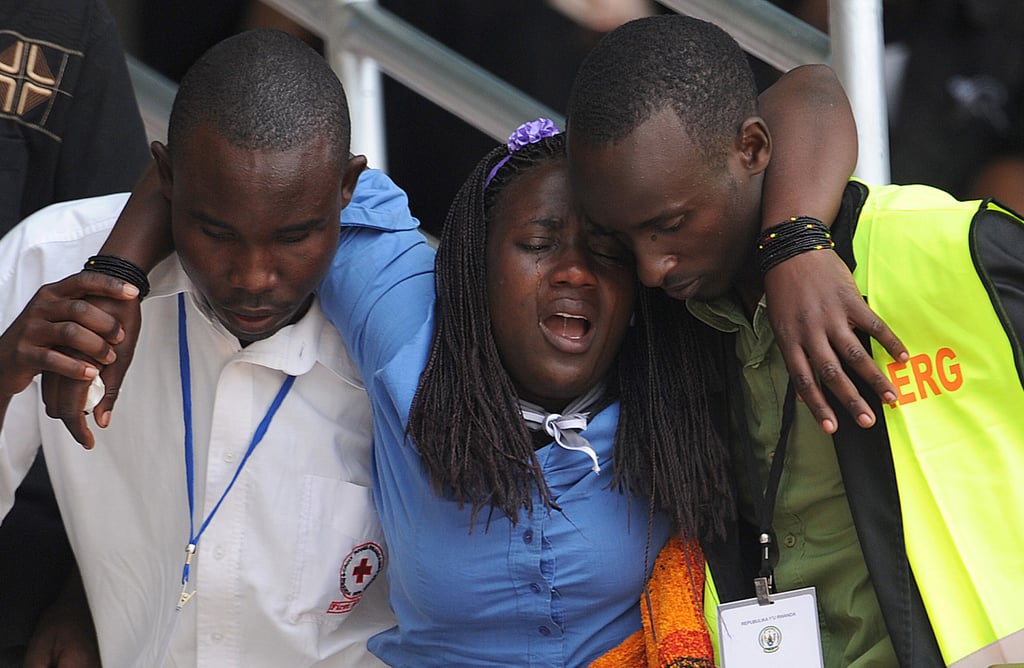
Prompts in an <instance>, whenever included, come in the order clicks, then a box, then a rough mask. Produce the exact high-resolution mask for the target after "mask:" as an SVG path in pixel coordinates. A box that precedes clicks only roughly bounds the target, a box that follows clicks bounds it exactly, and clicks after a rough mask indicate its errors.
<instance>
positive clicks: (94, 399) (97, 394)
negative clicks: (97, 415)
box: [85, 376, 107, 413]
mask: <svg viewBox="0 0 1024 668" xmlns="http://www.w3.org/2000/svg"><path fill="white" fill-rule="evenodd" d="M106 391H107V386H106V385H104V384H103V379H102V378H100V377H99V376H96V377H95V378H93V379H92V383H91V384H90V385H89V393H88V394H87V395H86V396H85V412H86V413H92V409H94V408H96V404H98V403H99V402H100V399H102V398H103V394H104V393H105V392H106Z"/></svg>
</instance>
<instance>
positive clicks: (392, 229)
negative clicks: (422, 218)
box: [319, 170, 434, 382]
mask: <svg viewBox="0 0 1024 668" xmlns="http://www.w3.org/2000/svg"><path fill="white" fill-rule="evenodd" d="M341 228H342V229H341V239H340V241H339V243H338V252H337V253H336V254H335V256H334V261H333V263H332V264H331V269H330V271H329V272H328V274H327V276H326V277H325V278H324V280H323V282H322V283H321V285H320V290H319V295H320V302H321V306H322V308H323V310H324V313H325V314H326V315H327V317H328V319H329V320H330V321H331V322H332V323H333V324H334V326H335V327H337V328H338V331H340V332H341V335H342V337H343V338H344V339H345V343H346V344H347V345H348V349H349V354H350V355H352V358H353V359H354V360H355V361H356V363H357V364H358V365H359V368H360V370H361V372H362V374H363V378H365V379H367V382H368V381H369V379H370V378H372V377H373V375H374V374H375V373H376V372H377V371H378V370H379V369H381V368H382V367H383V366H385V365H386V364H387V363H388V362H389V361H390V360H391V359H392V358H393V357H394V355H395V353H396V352H398V350H399V349H401V348H402V346H403V345H404V344H405V343H406V342H408V341H409V340H410V339H411V338H412V336H413V334H415V333H416V332H417V331H418V330H419V329H421V328H422V327H423V326H424V324H425V323H426V322H428V321H429V319H430V315H431V312H432V310H433V308H434V249H433V248H431V247H430V246H429V245H428V244H427V241H426V238H425V237H424V236H423V234H422V233H421V232H420V231H419V229H418V228H419V221H417V220H416V219H415V218H414V217H413V216H412V214H411V213H410V211H409V204H408V199H407V198H406V195H405V193H404V192H403V191H402V190H401V189H400V188H398V186H396V185H395V184H394V183H393V182H392V181H391V179H390V178H388V177H387V176H386V175H384V174H383V173H382V172H380V171H377V170H367V171H365V172H364V173H363V174H362V175H361V176H360V177H359V182H358V183H357V184H356V189H355V193H354V194H353V198H352V202H351V203H349V205H348V206H347V207H345V209H344V210H343V211H342V214H341Z"/></svg>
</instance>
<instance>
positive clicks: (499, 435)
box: [408, 135, 731, 536]
mask: <svg viewBox="0 0 1024 668" xmlns="http://www.w3.org/2000/svg"><path fill="white" fill-rule="evenodd" d="M508 155H509V154H508V152H507V150H506V149H505V147H503V146H502V147H497V148H495V149H494V150H492V151H491V152H490V153H488V154H487V155H486V156H485V157H484V158H483V159H482V160H481V161H480V162H479V163H478V164H477V165H476V167H475V169H474V170H473V172H472V173H471V174H470V176H469V178H468V179H467V180H466V182H465V183H464V184H463V186H462V188H461V189H460V190H459V192H458V194H457V195H456V197H455V200H454V201H453V203H452V206H451V208H450V210H449V212H448V217H447V220H446V222H445V226H444V229H443V231H442V236H441V243H440V246H439V247H438V254H437V260H436V264H435V281H436V291H437V302H436V306H435V309H436V313H435V314H436V318H435V322H436V325H435V331H434V337H433V340H432V342H431V349H430V354H429V357H428V360H427V364H426V367H425V368H424V371H423V374H422V375H421V376H420V383H419V386H418V388H417V391H416V395H415V397H414V399H413V403H412V408H411V410H410V414H409V427H408V431H409V435H410V437H411V438H412V440H413V442H414V443H415V444H416V446H417V449H418V450H419V452H420V454H421V457H422V459H423V463H424V465H425V466H426V468H427V471H428V473H429V475H430V478H431V480H432V482H433V484H434V487H435V490H436V491H437V492H438V493H440V494H445V495H449V496H450V497H451V498H453V499H454V500H455V501H457V502H458V503H460V504H466V505H469V506H470V507H471V525H472V523H473V522H475V520H476V518H477V515H478V514H479V512H480V511H481V510H483V509H487V511H488V521H489V519H490V516H491V513H493V512H494V511H498V512H500V513H503V514H504V515H505V516H507V517H508V518H509V519H510V520H511V521H512V523H513V524H514V523H516V521H517V520H518V518H519V513H520V512H521V511H526V512H527V513H532V512H533V511H534V498H535V497H534V492H535V490H536V492H537V493H538V494H539V497H540V500H541V503H542V504H543V505H544V506H546V507H547V508H551V509H555V510H558V506H557V504H555V503H554V500H553V499H552V497H551V494H550V491H549V490H548V487H547V484H546V482H545V480H544V475H543V472H542V470H541V466H540V463H539V462H538V460H537V456H536V454H535V451H534V446H533V441H532V439H531V436H530V433H529V431H528V430H527V427H526V423H525V421H524V420H523V419H522V414H521V412H520V406H519V402H518V397H517V395H516V390H515V386H514V385H513V382H512V380H511V378H510V377H509V374H508V372H507V371H506V370H505V368H504V367H503V366H502V363H501V358H500V357H499V355H498V350H497V346H496V344H495V342H494V337H493V335H492V332H491V318H490V310H489V308H488V300H487V288H486V285H487V280H486V279H487V267H486V261H485V257H486V253H485V249H486V244H487V232H488V225H489V223H490V221H491V220H493V217H494V215H495V212H496V210H497V208H498V207H499V206H500V204H501V197H502V192H503V191H504V190H505V188H507V187H508V186H509V185H511V184H512V183H514V182H515V181H516V180H518V179H519V178H520V177H521V176H522V175H523V174H524V173H526V172H528V171H529V170H531V169H533V168H535V167H537V166H539V165H542V164H545V163H547V162H550V161H564V160H565V159H566V158H565V135H555V136H553V137H548V138H545V139H542V140H540V141H538V142H536V143H533V144H529V145H527V146H524V147H523V148H521V149H519V150H518V151H516V152H514V153H513V154H512V155H511V156H510V157H509V159H508V161H507V162H506V164H504V165H503V166H501V167H500V168H499V169H498V170H497V173H496V174H495V175H494V177H493V180H492V181H491V182H490V183H489V184H488V185H486V186H485V182H486V178H487V175H488V174H489V172H490V171H491V170H492V169H493V168H494V166H495V165H496V164H498V162H499V161H500V160H501V159H503V158H505V157H506V156H508ZM638 289H639V296H638V302H637V304H638V306H637V309H638V310H637V314H636V323H635V325H634V326H633V327H631V328H630V330H629V332H628V333H627V335H626V340H625V341H624V342H623V348H622V350H621V351H620V353H619V355H618V357H617V360H616V366H615V368H614V369H613V371H612V372H611V374H610V378H609V383H608V385H609V389H610V391H611V392H613V393H618V394H619V395H620V396H621V409H620V417H619V423H618V426H617V429H616V434H615V445H614V450H613V462H614V463H613V475H612V478H611V481H610V483H609V484H610V485H612V486H614V487H616V488H617V489H618V490H619V491H622V492H626V493H629V494H631V495H634V496H645V497H650V498H651V501H652V503H653V504H654V505H655V506H656V507H658V508H661V509H663V510H665V511H666V512H668V513H669V515H670V516H671V517H672V519H673V520H674V521H675V523H676V525H677V527H678V528H679V529H680V531H682V532H683V534H684V535H686V536H697V535H714V534H720V533H721V532H722V531H724V526H725V520H726V518H727V516H728V513H729V509H730V508H731V504H730V503H728V496H729V494H730V491H729V490H730V487H729V485H728V483H727V480H726V477H725V459H724V457H725V454H724V452H723V450H722V445H721V441H720V440H719V439H718V438H717V436H716V433H715V430H714V429H713V426H712V424H711V420H710V411H709V406H708V401H709V399H708V395H709V394H710V393H712V392H713V391H716V390H717V389H719V388H715V387H713V386H712V385H713V379H714V378H715V375H714V373H712V370H711V364H710V363H709V362H708V361H707V360H708V357H709V356H708V354H707V351H708V350H710V349H711V348H707V347H706V346H708V345H710V342H709V341H708V340H706V339H708V337H709V336H710V335H709V334H707V333H706V332H708V331H709V330H708V328H704V327H699V326H696V324H695V322H694V321H693V319H692V317H691V316H690V315H689V313H688V312H687V311H686V309H685V307H683V306H682V304H681V303H679V302H676V301H675V300H672V299H670V298H668V297H667V296H664V295H663V294H662V293H661V292H660V291H658V290H650V289H647V288H638Z"/></svg>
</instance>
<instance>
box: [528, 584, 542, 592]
mask: <svg viewBox="0 0 1024 668" xmlns="http://www.w3.org/2000/svg"><path fill="white" fill-rule="evenodd" d="M530 591H532V592H533V593H534V594H539V593H540V585H539V584H537V583H536V582H531V583H530Z"/></svg>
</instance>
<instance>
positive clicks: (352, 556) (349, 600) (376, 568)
mask: <svg viewBox="0 0 1024 668" xmlns="http://www.w3.org/2000/svg"><path fill="white" fill-rule="evenodd" d="M383 565H384V550H382V549H381V547H380V545H378V544H377V543H363V544H362V545H358V546H356V547H355V548H353V549H352V551H351V552H349V553H348V556H346V557H345V560H344V561H342V563H341V570H340V572H339V577H338V589H339V591H341V594H342V596H344V597H345V599H346V600H344V601H332V602H331V605H330V606H329V607H328V608H327V612H328V614H343V613H346V612H349V611H350V610H351V609H352V608H354V607H355V605H356V603H358V602H359V599H360V598H361V597H362V595H363V592H364V591H366V588H367V587H369V586H370V583H371V582H373V581H374V580H375V579H376V578H377V574H378V573H379V572H380V569H381V568H382V567H383Z"/></svg>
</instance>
